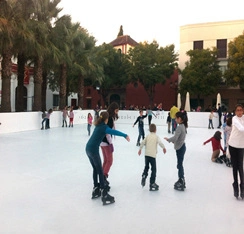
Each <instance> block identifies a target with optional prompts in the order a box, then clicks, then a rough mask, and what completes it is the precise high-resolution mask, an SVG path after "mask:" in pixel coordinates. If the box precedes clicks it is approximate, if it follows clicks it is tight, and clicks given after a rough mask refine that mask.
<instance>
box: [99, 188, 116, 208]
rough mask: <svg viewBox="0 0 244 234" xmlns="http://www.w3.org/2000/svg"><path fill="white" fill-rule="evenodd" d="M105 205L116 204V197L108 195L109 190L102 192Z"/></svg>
mask: <svg viewBox="0 0 244 234" xmlns="http://www.w3.org/2000/svg"><path fill="white" fill-rule="evenodd" d="M102 202H103V205H110V204H112V203H114V202H115V200H114V197H112V196H111V195H109V194H108V192H107V189H103V190H102Z"/></svg>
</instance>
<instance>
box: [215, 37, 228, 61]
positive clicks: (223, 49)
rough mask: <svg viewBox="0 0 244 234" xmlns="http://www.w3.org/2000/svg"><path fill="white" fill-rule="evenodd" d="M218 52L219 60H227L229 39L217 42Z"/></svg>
mask: <svg viewBox="0 0 244 234" xmlns="http://www.w3.org/2000/svg"><path fill="white" fill-rule="evenodd" d="M217 50H218V55H217V57H218V58H226V57H227V39H219V40H217Z"/></svg>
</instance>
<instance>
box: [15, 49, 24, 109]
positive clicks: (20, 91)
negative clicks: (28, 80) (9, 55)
mask: <svg viewBox="0 0 244 234" xmlns="http://www.w3.org/2000/svg"><path fill="white" fill-rule="evenodd" d="M25 61H26V59H25V55H24V54H23V53H21V54H18V86H17V88H16V98H15V100H16V102H15V110H16V111H17V112H23V111H24V76H25Z"/></svg>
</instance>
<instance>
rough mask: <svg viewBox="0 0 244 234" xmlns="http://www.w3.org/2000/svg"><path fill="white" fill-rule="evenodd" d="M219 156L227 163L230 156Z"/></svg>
mask: <svg viewBox="0 0 244 234" xmlns="http://www.w3.org/2000/svg"><path fill="white" fill-rule="evenodd" d="M219 158H220V159H221V160H222V161H224V162H225V163H226V162H227V160H228V158H227V157H226V155H225V154H223V155H221V156H219Z"/></svg>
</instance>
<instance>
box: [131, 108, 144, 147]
mask: <svg viewBox="0 0 244 234" xmlns="http://www.w3.org/2000/svg"><path fill="white" fill-rule="evenodd" d="M139 114H140V115H139V116H138V117H137V119H136V121H135V123H134V124H133V128H134V126H135V125H136V124H137V123H138V131H139V135H138V138H137V143H136V146H140V140H141V137H142V139H144V138H145V132H144V122H143V119H144V118H146V117H147V114H145V115H143V110H140V111H139Z"/></svg>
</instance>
